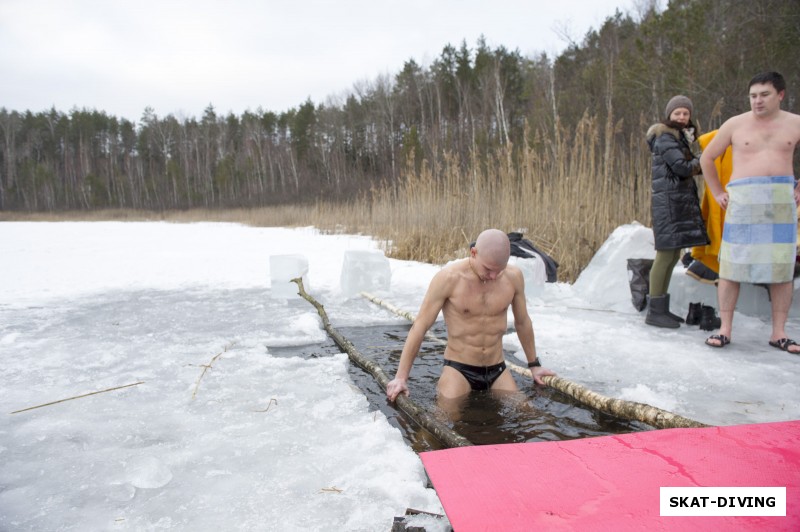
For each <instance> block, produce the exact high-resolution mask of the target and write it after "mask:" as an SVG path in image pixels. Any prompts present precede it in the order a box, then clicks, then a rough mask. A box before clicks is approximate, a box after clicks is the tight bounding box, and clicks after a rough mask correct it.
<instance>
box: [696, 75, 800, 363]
mask: <svg viewBox="0 0 800 532" xmlns="http://www.w3.org/2000/svg"><path fill="white" fill-rule="evenodd" d="M785 94H786V82H785V81H784V79H783V76H781V75H780V74H779V73H777V72H765V73H762V74H759V75H757V76H755V77H754V78H753V79H752V80H751V81H750V109H751V110H750V111H749V112H747V113H744V114H740V115H738V116H734V117H733V118H730V119H729V120H727V121H726V122H725V123H724V124H722V127H720V129H719V131H718V132H717V134H716V136H715V137H714V139H713V140H712V141H711V143H709V145H708V146H707V147H706V149H705V150H704V151H703V154H702V156H701V157H700V166H701V167H702V169H703V177H704V178H705V180H706V184H707V185H708V187H709V188H710V189H711V193H712V195H713V196H714V199H715V200H716V201H717V203H719V205H720V207H722V208H723V209H725V210H726V216H725V227H724V229H723V236H722V246H721V248H720V271H719V277H720V279H719V286H718V287H717V298H718V300H719V314H720V319H721V321H722V325H721V327H720V330H719V334H715V335H712V336H711V337H710V338H708V339H707V340H706V343H707V344H708V345H710V346H711V347H725V346H726V345H727V344H729V343H730V341H731V330H732V327H733V311H734V308H735V307H736V301H737V299H738V298H739V287H740V283H742V282H747V283H763V284H768V285H769V293H770V299H771V301H772V335H771V336H770V340H769V345H771V346H773V347H776V348H778V349H782V350H784V351H788V352H790V353H793V354H800V345H798V344H797V343H795V341H794V340H791V339H789V337H788V336H787V335H786V331H785V326H786V320H787V318H788V316H789V308H790V306H791V303H792V292H793V274H794V266H795V256H796V249H797V205H798V204H800V190H798V187H795V178H794V169H793V165H792V160H793V157H794V151H795V148H796V147H797V145H798V143H800V115H796V114H793V113H789V112H786V111H782V110H781V107H780V106H781V101H782V100H783V98H784V96H785ZM728 146H732V151H733V174H732V175H731V180H730V182H729V183H728V185H727V187H726V189H725V190H723V188H722V185H721V184H720V181H719V176H718V175H717V169H716V167H715V166H714V159H716V158H717V157H719V156H720V155H722V154H723V152H724V151H725V150H726V148H727V147H728ZM726 248H727V249H726ZM759 250H762V251H759ZM764 250H766V252H764Z"/></svg>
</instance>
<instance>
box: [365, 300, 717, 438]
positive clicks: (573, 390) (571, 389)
mask: <svg viewBox="0 0 800 532" xmlns="http://www.w3.org/2000/svg"><path fill="white" fill-rule="evenodd" d="M361 296H362V297H364V298H366V299H368V300H369V301H372V302H373V303H375V304H376V305H380V306H381V307H383V308H385V309H387V310H390V311H391V312H393V313H394V314H396V315H398V316H401V317H403V318H406V319H407V320H409V321H412V322H413V321H414V320H415V319H416V317H415V316H414V315H413V314H412V313H410V312H407V311H404V310H401V309H398V308H397V307H395V306H394V305H392V304H391V303H389V302H387V301H383V300H382V299H380V298H378V297H376V296H374V295H372V294H370V293H368V292H361ZM440 341H441V342H442V343H446V342H445V341H444V340H440ZM506 365H507V366H508V367H509V369H511V371H514V372H515V373H519V374H520V375H526V376H528V377H532V376H531V371H530V370H529V369H528V368H523V367H521V366H518V365H517V364H514V363H513V362H508V361H506ZM542 381H543V382H544V383H545V384H547V385H548V386H550V387H551V388H555V389H556V390H558V391H560V392H561V393H564V394H566V395H569V396H570V397H572V398H573V399H575V400H577V401H579V402H581V403H583V404H584V405H586V406H588V407H590V408H593V409H595V410H598V411H600V412H604V413H606V414H610V415H612V416H615V417H618V418H620V419H626V420H634V421H641V422H642V423H646V424H648V425H650V426H652V427H656V428H659V429H669V428H702V427H708V426H709V425H706V424H705V423H700V422H699V421H695V420H693V419H689V418H686V417H683V416H680V415H678V414H674V413H672V412H669V411H667V410H662V409H660V408H656V407H655V406H650V405H648V404H644V403H636V402H633V401H625V400H623V399H613V398H611V397H606V396H604V395H600V394H599V393H596V392H593V391H592V390H589V389H588V388H586V387H584V386H581V385H580V384H577V383H575V382H572V381H570V380H567V379H565V378H563V377H556V376H552V375H547V376H545V377H542Z"/></svg>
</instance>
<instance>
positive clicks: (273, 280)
mask: <svg viewBox="0 0 800 532" xmlns="http://www.w3.org/2000/svg"><path fill="white" fill-rule="evenodd" d="M269 276H270V285H271V287H272V297H273V298H275V299H298V298H299V297H300V296H299V295H298V293H297V288H298V287H297V285H296V284H295V283H293V282H292V279H295V278H297V277H301V278H302V279H303V286H304V287H305V288H306V289H308V259H307V258H306V257H305V255H270V257H269Z"/></svg>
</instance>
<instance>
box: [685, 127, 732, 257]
mask: <svg viewBox="0 0 800 532" xmlns="http://www.w3.org/2000/svg"><path fill="white" fill-rule="evenodd" d="M716 134H717V130H716V129H715V130H714V131H709V132H708V133H706V134H704V135H700V137H698V139H697V142H699V143H700V148H701V149H705V148H706V146H708V143H709V142H711V139H713V138H714V135H716ZM714 165H715V166H716V167H717V174H718V175H719V182H720V184H721V185H722V188H723V189H724V188H725V186H726V185H727V184H728V182H729V181H730V180H731V174H732V173H733V154H732V151H731V146H728V149H726V150H725V153H723V154H722V155H721V156H720V157H718V158H717V159H715V160H714ZM700 212H701V213H702V215H703V220H705V222H706V232H707V233H708V239H709V240H711V243H710V244H708V245H706V246H696V247H693V248H692V257H693V258H694V259H695V260H699V261H700V262H702V263H703V264H705V265H706V266H708V267H709V268H711V269H712V270H714V271H715V272H716V273H719V246H720V244H721V243H722V226H723V225H725V211H724V210H723V209H722V208H721V207H720V206H719V204H718V203H717V201H716V200H715V199H714V198H713V197H712V196H711V191H710V190H709V188H708V187H704V190H703V199H702V200H701V201H700Z"/></svg>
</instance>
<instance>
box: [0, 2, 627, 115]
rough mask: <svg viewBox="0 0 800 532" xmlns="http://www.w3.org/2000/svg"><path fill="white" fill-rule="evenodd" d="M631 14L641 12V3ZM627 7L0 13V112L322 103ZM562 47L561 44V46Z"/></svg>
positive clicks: (202, 7) (571, 31) (320, 6)
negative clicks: (461, 53)
mask: <svg viewBox="0 0 800 532" xmlns="http://www.w3.org/2000/svg"><path fill="white" fill-rule="evenodd" d="M639 3H641V2H639ZM633 5H636V0H561V1H552V2H543V1H538V0H519V1H512V0H494V1H492V2H488V1H477V0H433V1H431V0H427V1H425V0H337V1H322V0H280V1H274V0H228V1H223V0H219V1H213V0H174V1H173V0H127V1H125V2H121V1H115V0H0V107H4V108H6V109H7V110H17V111H25V110H31V111H34V112H38V111H44V110H48V109H50V108H51V107H53V106H55V108H56V109H57V110H59V111H62V112H68V111H69V110H71V109H73V108H75V107H78V108H87V109H97V110H101V111H105V112H107V113H109V114H111V115H115V116H118V117H124V118H128V119H129V120H134V121H138V120H139V119H140V118H141V116H142V112H143V111H144V109H145V107H148V106H149V107H152V108H153V109H154V110H155V112H156V114H157V115H159V116H166V115H168V114H174V115H175V116H177V117H179V118H181V117H184V118H186V117H192V116H194V117H200V116H201V115H202V113H203V110H204V109H205V108H206V107H207V106H208V105H209V104H212V105H213V106H214V108H215V109H216V111H217V113H218V114H227V113H228V112H233V113H235V114H237V115H238V114H241V113H242V112H244V111H245V110H248V109H249V110H251V111H255V110H257V109H258V108H259V107H261V108H263V109H266V110H272V111H284V110H287V109H289V108H291V107H296V106H298V105H299V104H301V103H303V102H304V101H305V100H306V99H307V98H311V100H312V101H313V102H314V103H317V104H318V103H324V102H325V101H326V99H327V98H328V97H329V96H331V97H340V96H342V95H344V94H346V93H348V92H351V91H352V88H353V85H354V84H355V83H357V82H360V81H365V80H368V81H374V80H375V79H376V78H377V77H378V76H379V75H382V74H390V75H394V74H396V73H397V72H399V71H400V70H401V69H402V67H403V63H404V62H405V61H407V60H408V59H412V58H413V59H414V60H415V61H417V63H419V64H421V65H423V66H428V65H430V63H431V62H432V60H433V59H435V58H436V57H437V56H438V55H439V54H440V53H441V51H442V48H443V47H444V46H445V45H447V44H448V43H450V44H453V45H455V46H458V45H460V43H461V42H462V41H463V40H466V42H467V45H468V46H469V47H470V48H473V47H474V45H475V43H476V42H477V39H478V38H479V36H480V35H484V36H485V38H486V40H487V44H488V45H489V46H490V47H491V48H496V47H498V46H501V45H502V46H505V47H506V48H509V49H511V50H513V49H519V51H520V52H522V54H523V55H526V56H533V55H534V54H536V53H538V52H547V53H548V54H549V55H551V56H553V55H556V54H557V53H559V52H561V51H562V50H563V49H564V48H565V47H566V46H567V45H568V44H569V41H568V39H567V37H569V38H571V39H572V40H573V41H575V42H580V41H581V40H582V39H583V36H584V35H585V34H586V32H587V31H589V29H591V28H594V29H597V28H599V26H600V25H601V24H602V22H603V21H604V20H605V19H606V17H608V16H612V15H613V14H614V12H615V10H616V9H617V8H619V9H620V11H621V12H623V13H624V12H627V11H629V10H631V9H632V6H633ZM565 36H567V37H565Z"/></svg>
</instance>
